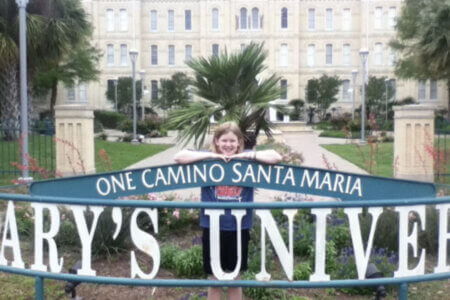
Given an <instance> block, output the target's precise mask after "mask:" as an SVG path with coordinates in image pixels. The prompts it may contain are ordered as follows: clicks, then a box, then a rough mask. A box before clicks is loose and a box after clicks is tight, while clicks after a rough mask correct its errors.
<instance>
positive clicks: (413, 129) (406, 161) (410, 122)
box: [394, 104, 434, 182]
mask: <svg viewBox="0 0 450 300" xmlns="http://www.w3.org/2000/svg"><path fill="white" fill-rule="evenodd" d="M394 113H395V114H394V176H395V177H396V178H403V179H414V180H422V181H429V182H433V181H434V169H433V157H432V153H430V152H429V151H430V150H431V151H432V149H433V148H434V111H433V108H432V107H430V106H426V105H421V104H413V105H404V106H394Z"/></svg>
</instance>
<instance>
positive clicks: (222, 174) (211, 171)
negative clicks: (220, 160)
mask: <svg viewBox="0 0 450 300" xmlns="http://www.w3.org/2000/svg"><path fill="white" fill-rule="evenodd" d="M214 168H219V170H220V177H219V178H217V179H216V178H214V176H213V174H214V172H213V169H214ZM209 177H210V178H211V180H212V181H213V182H221V181H222V180H223V178H224V177H225V170H224V169H223V167H222V166H221V165H219V164H213V165H212V166H211V168H210V169H209Z"/></svg>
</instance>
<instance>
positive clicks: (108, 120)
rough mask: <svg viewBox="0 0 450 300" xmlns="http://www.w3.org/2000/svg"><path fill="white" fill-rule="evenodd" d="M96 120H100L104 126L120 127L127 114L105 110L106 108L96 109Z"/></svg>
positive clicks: (110, 127)
mask: <svg viewBox="0 0 450 300" xmlns="http://www.w3.org/2000/svg"><path fill="white" fill-rule="evenodd" d="M94 116H95V120H98V121H99V122H100V123H101V124H102V125H103V127H105V128H109V129H118V128H119V125H120V124H121V123H122V122H123V121H124V120H126V119H128V117H127V116H125V115H123V114H121V113H117V112H113V111H105V110H96V111H94Z"/></svg>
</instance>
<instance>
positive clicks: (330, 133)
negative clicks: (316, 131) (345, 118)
mask: <svg viewBox="0 0 450 300" xmlns="http://www.w3.org/2000/svg"><path fill="white" fill-rule="evenodd" d="M350 134H351V136H350V138H353V139H358V138H360V136H361V133H360V132H351V133H350ZM319 136H320V137H332V138H343V139H344V138H347V136H346V135H345V132H344V131H342V130H325V131H322V132H321V133H320V135H319Z"/></svg>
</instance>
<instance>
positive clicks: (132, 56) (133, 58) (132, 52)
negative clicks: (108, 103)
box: [130, 49, 139, 144]
mask: <svg viewBox="0 0 450 300" xmlns="http://www.w3.org/2000/svg"><path fill="white" fill-rule="evenodd" d="M137 56H138V51H137V50H134V49H132V50H130V59H131V68H132V73H133V139H132V140H131V143H132V144H138V143H139V141H138V140H137V138H136V121H137V119H136V117H137V116H136V59H137Z"/></svg>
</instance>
